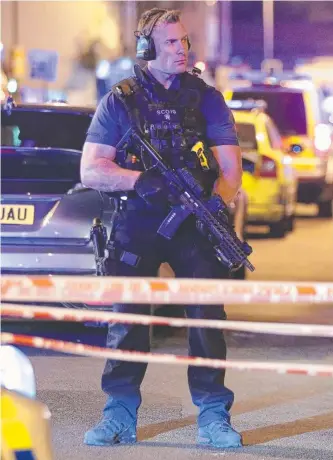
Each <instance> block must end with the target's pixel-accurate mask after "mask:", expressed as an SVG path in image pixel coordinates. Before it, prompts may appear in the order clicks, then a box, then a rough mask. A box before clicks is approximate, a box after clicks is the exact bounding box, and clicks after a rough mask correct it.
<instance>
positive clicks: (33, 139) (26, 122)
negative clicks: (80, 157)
mask: <svg viewBox="0 0 333 460" xmlns="http://www.w3.org/2000/svg"><path fill="white" fill-rule="evenodd" d="M90 121H91V117H90V115H89V114H77V113H63V112H55V111H47V110H45V111H41V110H40V111H36V110H13V111H12V113H11V114H10V115H8V114H7V113H6V112H5V111H2V113H1V145H2V146H8V147H44V148H45V147H54V148H62V149H73V150H82V147H83V144H84V142H85V138H86V133H87V130H88V127H89V125H90Z"/></svg>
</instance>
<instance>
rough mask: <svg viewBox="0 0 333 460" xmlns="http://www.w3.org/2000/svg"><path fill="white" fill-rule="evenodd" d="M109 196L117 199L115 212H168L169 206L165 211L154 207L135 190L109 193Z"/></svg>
mask: <svg viewBox="0 0 333 460" xmlns="http://www.w3.org/2000/svg"><path fill="white" fill-rule="evenodd" d="M108 195H109V196H111V197H112V198H114V199H115V201H116V206H115V212H119V211H123V212H126V211H143V212H154V213H156V212H164V211H168V209H169V208H168V206H167V205H166V206H165V209H163V208H161V207H158V208H156V207H153V206H151V205H150V204H148V203H147V202H146V201H145V200H143V199H142V198H141V197H140V196H139V195H138V194H137V193H136V192H135V191H134V190H130V191H126V192H113V193H108Z"/></svg>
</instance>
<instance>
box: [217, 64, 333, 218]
mask: <svg viewBox="0 0 333 460" xmlns="http://www.w3.org/2000/svg"><path fill="white" fill-rule="evenodd" d="M234 77H235V79H234V80H230V85H229V86H230V88H228V89H226V91H225V92H224V96H225V98H226V100H263V101H265V102H266V104H267V114H268V115H269V116H270V117H271V118H272V120H274V122H275V124H276V126H277V128H278V129H279V131H280V133H281V136H282V140H283V147H284V149H285V150H286V151H287V152H288V153H289V155H290V156H291V157H292V163H293V165H294V166H295V168H296V170H297V175H298V179H299V187H298V197H297V199H298V202H300V203H306V204H310V203H315V204H317V205H318V215H319V216H320V217H332V211H333V208H332V206H333V177H332V173H331V171H332V168H333V155H332V153H333V151H332V149H333V137H332V128H331V127H330V126H329V124H328V123H327V120H326V118H325V115H324V113H323V110H322V94H321V92H320V90H319V88H317V87H316V85H315V84H314V83H313V82H312V81H311V80H310V79H308V78H306V77H304V76H302V75H295V74H294V73H282V74H278V75H274V74H273V75H266V74H264V75H263V74H262V72H257V73H255V72H252V73H251V72H249V73H248V74H242V75H235V76H234ZM241 82H243V83H242V84H241Z"/></svg>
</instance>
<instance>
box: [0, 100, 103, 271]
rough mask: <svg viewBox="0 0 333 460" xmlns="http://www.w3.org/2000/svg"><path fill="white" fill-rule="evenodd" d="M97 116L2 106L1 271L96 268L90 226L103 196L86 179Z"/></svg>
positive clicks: (61, 107)
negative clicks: (84, 160) (87, 148)
mask: <svg viewBox="0 0 333 460" xmlns="http://www.w3.org/2000/svg"><path fill="white" fill-rule="evenodd" d="M93 113H94V109H93V108H82V107H70V106H68V105H67V104H65V103H49V104H17V105H14V104H12V103H11V104H7V103H6V104H3V105H2V106H1V115H2V116H1V171H2V177H1V187H2V195H1V246H2V248H1V249H2V260H1V270H2V273H24V274H26V273H30V274H93V273H95V264H94V257H93V250H92V245H91V242H90V227H91V225H92V222H93V219H94V218H95V217H101V215H102V213H103V210H102V209H103V205H104V201H105V198H104V197H102V196H101V195H100V194H99V193H98V192H96V191H94V190H91V189H88V188H85V187H83V186H82V184H81V183H80V159H81V151H82V146H83V144H84V141H85V136H86V132H87V129H88V127H89V124H90V121H91V118H92V116H93ZM106 213H107V211H106ZM104 217H105V216H104Z"/></svg>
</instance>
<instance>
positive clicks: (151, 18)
mask: <svg viewBox="0 0 333 460" xmlns="http://www.w3.org/2000/svg"><path fill="white" fill-rule="evenodd" d="M180 16H181V11H180V10H166V9H164V8H151V9H150V10H147V11H145V12H144V13H143V14H142V16H141V18H140V20H139V24H138V30H139V31H140V32H142V33H144V34H151V33H152V32H153V29H154V28H155V27H156V26H158V25H160V24H175V23H177V22H179V21H180ZM156 18H158V19H157V21H156ZM155 21H156V22H155ZM154 22H155V24H154ZM153 24H154V25H153ZM152 26H153V27H152Z"/></svg>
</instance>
